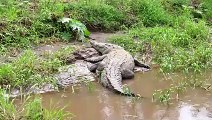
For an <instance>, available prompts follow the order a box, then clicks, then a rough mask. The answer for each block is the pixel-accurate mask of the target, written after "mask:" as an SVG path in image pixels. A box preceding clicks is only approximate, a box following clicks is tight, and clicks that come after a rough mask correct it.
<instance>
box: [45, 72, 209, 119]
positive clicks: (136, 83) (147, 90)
mask: <svg viewBox="0 0 212 120" xmlns="http://www.w3.org/2000/svg"><path fill="white" fill-rule="evenodd" d="M211 78H212V75H211V74H210V73H206V74H203V75H202V76H200V77H199V79H208V80H212V79H211ZM179 79H182V76H181V75H178V74H172V75H168V76H164V75H163V74H162V73H160V72H159V70H158V69H153V70H151V71H148V72H144V73H142V72H139V73H136V75H135V78H134V79H131V80H125V81H124V84H128V85H129V86H130V88H131V89H132V90H133V91H134V92H135V93H139V94H141V95H142V96H144V97H145V98H144V99H141V100H135V99H132V98H129V97H125V96H120V95H116V94H114V93H112V92H111V91H109V90H107V89H106V88H103V87H102V86H101V85H100V84H99V83H98V82H94V86H95V89H94V90H92V91H91V90H89V89H88V87H86V86H84V85H81V86H75V87H74V92H75V93H73V89H72V88H71V87H70V88H69V89H66V90H64V91H60V92H53V93H46V94H42V98H43V105H44V106H45V107H47V108H49V103H50V102H51V103H54V104H53V106H60V107H61V108H62V107H64V106H66V108H65V110H66V111H68V112H71V113H73V114H74V115H75V117H74V120H212V95H211V93H210V92H206V91H205V90H203V89H192V88H188V89H186V91H185V93H183V94H180V100H178V101H177V100H172V101H171V104H170V105H169V106H167V105H163V104H161V103H157V102H152V94H153V92H154V90H157V89H164V88H168V87H170V84H172V83H176V81H177V80H179Z"/></svg>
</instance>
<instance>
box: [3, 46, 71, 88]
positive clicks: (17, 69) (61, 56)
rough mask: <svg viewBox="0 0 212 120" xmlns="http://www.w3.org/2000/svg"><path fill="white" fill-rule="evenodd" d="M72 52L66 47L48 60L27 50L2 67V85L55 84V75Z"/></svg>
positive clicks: (47, 57) (51, 55)
mask: <svg viewBox="0 0 212 120" xmlns="http://www.w3.org/2000/svg"><path fill="white" fill-rule="evenodd" d="M72 52H73V48H72V47H65V48H61V49H59V50H58V51H56V52H55V53H53V54H49V55H48V56H46V58H40V57H38V56H37V55H36V54H35V53H34V52H33V51H31V50H27V51H25V52H23V54H22V55H21V56H20V57H18V58H17V59H16V60H14V61H12V62H11V63H4V64H2V65H0V84H1V85H11V86H12V87H27V86H31V85H34V84H38V85H42V84H44V83H53V84H54V81H55V80H54V78H53V75H54V73H56V72H57V71H58V68H59V67H60V66H62V65H64V64H65V62H66V59H67V58H68V57H71V53H72Z"/></svg>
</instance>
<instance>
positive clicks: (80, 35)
mask: <svg viewBox="0 0 212 120" xmlns="http://www.w3.org/2000/svg"><path fill="white" fill-rule="evenodd" d="M59 22H60V23H62V24H63V25H64V29H65V31H64V32H63V33H62V38H64V39H66V40H69V39H70V38H71V36H70V35H71V33H70V32H71V31H72V32H73V33H75V34H76V36H75V37H76V39H77V40H81V41H82V42H84V39H85V36H89V35H90V32H89V31H88V30H87V28H86V26H85V25H84V24H83V23H81V22H80V21H78V20H75V19H71V18H66V17H64V18H62V19H60V20H59Z"/></svg>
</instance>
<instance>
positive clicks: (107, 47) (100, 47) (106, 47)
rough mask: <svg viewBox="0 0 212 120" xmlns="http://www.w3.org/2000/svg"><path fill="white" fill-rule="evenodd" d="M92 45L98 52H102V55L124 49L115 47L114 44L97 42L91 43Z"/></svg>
mask: <svg viewBox="0 0 212 120" xmlns="http://www.w3.org/2000/svg"><path fill="white" fill-rule="evenodd" d="M90 44H91V46H92V47H93V48H94V49H95V50H97V51H98V52H100V53H101V54H104V53H106V51H107V52H109V51H111V50H113V49H123V48H122V47H120V46H117V45H113V44H110V43H100V42H96V41H93V40H92V41H90Z"/></svg>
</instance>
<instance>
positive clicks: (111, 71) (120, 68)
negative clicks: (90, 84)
mask: <svg viewBox="0 0 212 120" xmlns="http://www.w3.org/2000/svg"><path fill="white" fill-rule="evenodd" d="M90 44H91V46H92V47H93V48H94V49H96V50H97V51H98V52H100V53H101V54H102V56H98V57H91V58H87V59H86V61H89V62H93V63H96V65H95V66H93V67H92V68H91V70H93V71H94V70H97V73H98V75H99V76H100V83H102V85H103V86H105V87H107V88H110V89H112V90H113V91H115V92H116V93H120V94H122V95H127V96H138V95H136V94H134V93H132V92H130V91H129V90H128V91H126V90H125V89H124V87H123V85H122V79H123V78H132V77H133V76H134V72H133V69H134V67H135V64H136V65H137V66H140V67H144V68H147V69H150V67H149V66H147V65H144V64H141V63H139V62H138V61H137V60H134V58H133V57H132V55H131V54H130V53H129V52H127V51H125V50H124V49H123V48H122V47H120V46H117V45H113V44H109V43H99V42H96V41H90Z"/></svg>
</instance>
